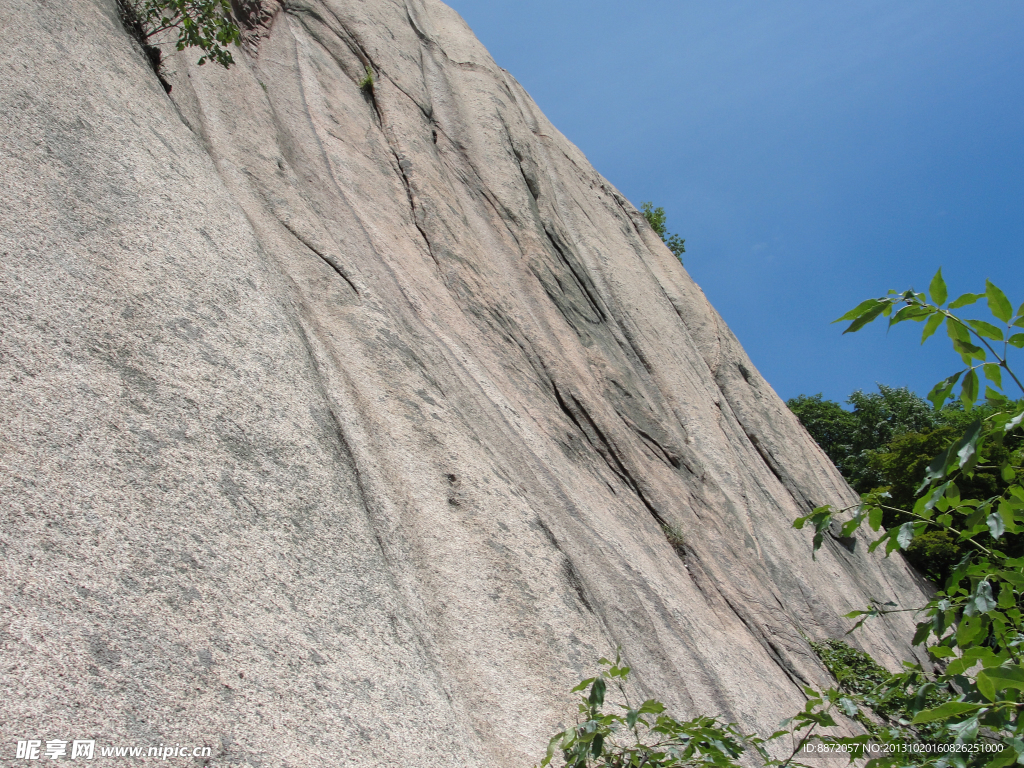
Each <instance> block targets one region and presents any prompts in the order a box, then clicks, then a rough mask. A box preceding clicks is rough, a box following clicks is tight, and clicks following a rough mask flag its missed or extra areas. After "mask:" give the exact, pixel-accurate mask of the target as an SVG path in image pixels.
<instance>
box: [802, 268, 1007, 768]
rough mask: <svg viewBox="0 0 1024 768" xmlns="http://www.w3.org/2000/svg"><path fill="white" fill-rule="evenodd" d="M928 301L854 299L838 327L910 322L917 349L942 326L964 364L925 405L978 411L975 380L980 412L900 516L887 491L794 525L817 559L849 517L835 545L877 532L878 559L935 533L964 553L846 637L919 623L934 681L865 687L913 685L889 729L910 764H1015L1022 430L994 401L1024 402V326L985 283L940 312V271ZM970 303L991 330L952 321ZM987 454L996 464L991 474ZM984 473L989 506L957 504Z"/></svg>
mask: <svg viewBox="0 0 1024 768" xmlns="http://www.w3.org/2000/svg"><path fill="white" fill-rule="evenodd" d="M928 293H929V294H930V299H931V300H929V296H928V295H927V294H924V293H915V292H913V291H905V292H903V293H896V292H895V291H890V292H889V294H887V295H886V296H884V297H882V298H880V299H869V300H868V301H865V302H862V303H861V304H859V305H858V306H857V307H855V308H854V309H853V310H851V311H850V312H848V313H846V314H845V315H843V316H842V317H840V318H839V320H837V322H840V321H847V320H848V321H851V323H850V326H849V327H848V328H847V329H846V331H845V332H846V333H850V332H855V331H859V330H860V329H861V328H863V327H864V326H865V325H867V324H868V323H870V322H872V321H874V320H875V319H877V318H879V317H883V316H885V317H889V318H890V319H889V325H890V326H893V325H896V324H898V323H901V322H905V321H908V320H909V321H915V322H923V323H924V324H925V325H924V332H923V334H922V343H924V341H926V340H927V339H928V338H929V337H930V336H932V335H933V334H934V333H935V332H936V331H937V330H938V328H939V327H940V326H942V325H945V327H946V332H947V335H948V336H949V338H950V340H951V342H952V345H953V348H954V350H955V351H956V352H957V354H958V355H959V356H960V358H961V360H962V361H963V363H964V366H965V367H964V369H962V370H961V371H959V372H957V373H955V374H954V375H952V376H949V377H948V378H946V379H945V380H943V381H942V382H939V384H937V385H936V386H935V387H934V388H933V389H932V391H931V393H930V394H929V399H930V400H931V401H932V403H933V404H934V406H935V407H936V408H940V407H942V405H943V404H944V403H945V402H946V400H947V399H949V398H950V397H951V395H952V393H953V390H954V388H955V386H956V385H957V383H958V382H959V383H960V394H959V396H960V400H961V402H962V403H963V406H964V408H965V410H967V411H968V412H970V411H972V410H974V408H975V406H976V405H977V403H978V400H979V388H980V381H981V380H982V377H984V379H985V380H986V381H987V386H986V389H985V399H986V401H987V403H988V408H986V409H984V411H983V413H982V415H981V416H980V417H979V418H976V419H975V420H974V421H973V423H971V424H970V426H968V427H967V429H966V431H965V432H964V434H963V435H961V436H959V437H958V438H957V439H956V440H954V441H952V442H950V443H949V444H947V445H946V446H945V447H944V448H943V449H942V450H941V451H940V452H939V453H938V455H936V456H935V457H934V459H932V461H931V462H930V463H929V464H928V466H927V467H926V468H925V471H924V476H923V478H922V479H921V482H920V485H919V486H918V488H917V491H916V494H915V496H916V498H915V500H914V503H913V505H912V506H910V505H908V506H909V508H897V507H893V506H892V504H891V501H890V498H889V496H888V494H886V493H868V494H864V495H863V496H862V498H861V503H860V504H859V505H856V506H854V507H851V508H849V509H846V510H835V509H833V508H832V507H830V506H825V507H819V508H818V509H815V510H814V511H813V512H812V513H811V514H810V515H807V516H805V517H802V518H799V519H798V520H796V521H795V522H794V526H795V527H797V528H802V527H804V526H805V525H808V524H810V525H811V526H813V528H814V549H815V550H817V549H818V548H819V547H820V546H821V545H822V543H823V537H824V534H825V533H828V532H830V531H831V530H832V527H833V524H834V523H837V522H838V518H839V517H840V516H841V515H843V513H846V512H851V513H852V517H851V518H850V519H848V520H846V521H845V522H844V523H843V524H842V526H841V529H840V536H851V535H853V533H854V531H856V530H857V529H858V528H860V527H861V526H862V524H863V523H865V522H867V524H868V526H869V527H870V528H871V529H872V530H873V531H875V532H877V533H880V535H879V536H878V538H876V539H875V540H874V541H873V542H872V543H871V545H870V547H869V549H870V550H871V551H873V550H875V549H876V548H877V547H879V546H881V545H883V544H884V545H885V553H886V555H888V554H890V553H892V552H894V551H903V550H906V549H907V548H908V547H909V546H910V545H911V543H912V542H913V541H914V539H915V538H917V537H919V536H921V535H923V534H925V533H926V532H929V531H942V532H943V533H944V534H946V535H948V536H949V537H951V538H952V539H953V540H954V541H956V542H957V543H958V544H960V545H962V546H963V547H964V548H965V551H966V554H965V555H964V556H963V557H962V559H961V560H960V561H959V562H958V563H957V564H956V565H955V566H954V568H953V569H952V572H951V573H950V574H949V576H948V577H947V578H946V580H945V583H944V584H943V585H942V589H940V590H939V591H938V592H937V594H936V595H935V597H934V598H933V599H931V600H929V601H928V602H927V603H926V604H925V605H923V606H914V607H901V606H899V605H897V604H895V603H891V602H889V603H885V604H879V603H874V604H872V605H871V606H870V607H868V608H867V609H864V610H859V611H853V612H852V613H850V614H848V615H847V617H848V618H855V619H858V621H857V624H856V625H855V626H854V629H856V628H857V627H859V626H860V625H861V624H863V623H864V621H866V620H868V619H870V618H873V617H878V616H884V615H886V614H889V613H894V612H913V613H915V614H917V615H919V616H920V617H921V618H922V619H923V620H922V621H920V622H919V623H918V624H917V631H916V633H915V634H914V637H913V639H912V643H913V644H914V645H923V646H924V647H925V648H926V649H927V652H928V654H929V655H930V657H931V658H932V659H933V660H935V662H936V666H937V669H938V670H939V671H938V673H937V674H935V675H929V674H928V673H926V672H925V670H923V669H922V668H921V667H920V666H919V665H909V664H908V665H907V669H906V672H904V673H903V674H902V675H897V676H893V677H892V678H890V680H889V681H888V682H886V683H884V684H883V685H882V686H880V687H879V688H877V689H876V690H875V693H876V694H878V695H882V696H885V695H896V694H897V692H899V694H901V695H902V694H904V693H905V692H906V690H907V688H908V687H914V686H916V687H917V691H918V695H917V698H916V700H915V701H916V704H915V705H914V706H912V707H911V709H910V714H911V715H912V717H911V718H909V719H907V720H906V721H905V722H901V723H900V724H899V725H900V728H901V729H902V730H900V729H897V730H899V732H900V738H902V739H904V741H903V742H902V743H903V744H904V745H907V744H910V745H911V746H913V747H915V748H916V749H917V750H918V751H917V752H915V754H914V755H913V758H914V759H912V760H910V762H912V763H915V764H918V765H936V766H947V765H955V766H958V768H965V767H966V766H975V765H977V766H982V765H985V766H987V767H988V768H1001V767H1002V766H1006V765H1010V764H1012V763H1018V764H1022V765H1024V722H1022V721H1021V719H1020V712H1021V709H1022V708H1024V702H1022V692H1024V656H1022V651H1021V644H1022V643H1024V626H1022V621H1021V599H1022V595H1024V558H1021V557H1016V556H1014V554H1013V553H1012V552H1008V547H1007V534H1016V533H1020V532H1024V487H1022V485H1021V484H1020V482H1019V478H1020V476H1021V475H1020V473H1021V469H1022V457H1021V453H1022V451H1021V449H1020V448H1019V447H1015V448H1014V449H1013V450H1007V449H1006V446H1007V443H1008V441H1009V438H1010V437H1011V436H1013V435H1014V434H1015V433H1016V434H1019V432H1020V427H1021V424H1022V422H1024V401H1020V400H1017V401H1013V400H1011V399H1010V398H1009V397H1007V396H1006V394H1005V393H1004V392H1003V377H1004V375H1005V376H1006V377H1007V379H1008V380H1009V381H1012V382H1013V383H1014V384H1015V385H1016V386H1017V388H1018V389H1020V391H1021V393H1022V394H1024V385H1022V384H1021V382H1020V379H1019V378H1018V376H1017V375H1016V374H1015V372H1014V371H1013V369H1012V368H1011V367H1010V364H1009V359H1008V352H1009V349H1010V347H1016V348H1021V347H1024V333H1019V332H1017V331H1016V330H1015V329H1017V328H1024V304H1022V305H1021V307H1020V308H1018V310H1017V311H1016V312H1014V311H1013V308H1012V305H1011V304H1010V302H1009V300H1008V299H1007V298H1006V296H1005V294H1004V293H1003V292H1002V291H1001V290H1000V289H999V288H998V287H997V286H995V285H994V284H993V283H991V282H990V281H986V287H985V292H984V293H968V294H964V295H963V296H960V297H959V298H958V299H956V300H954V301H952V302H950V303H949V304H948V305H947V303H946V302H947V298H948V296H947V291H946V285H945V282H944V280H943V278H942V271H941V270H939V272H938V273H937V274H936V275H935V277H934V278H933V279H932V281H931V284H930V286H929V289H928ZM980 299H985V300H986V302H987V304H988V309H989V311H990V313H991V315H992V318H991V319H993V320H995V321H996V323H992V322H989V321H988V320H976V319H965V318H962V317H960V316H959V315H958V314H955V313H954V312H953V310H956V309H959V308H961V307H965V306H969V305H971V304H975V303H976V302H978V301H979V300H980ZM897 307H898V309H897ZM894 309H895V310H896V311H895V312H894V311H893V310H894ZM997 323H998V324H997ZM1000 325H1001V326H1002V327H1000ZM999 345H1001V349H1000V350H997V346H999ZM993 456H996V457H999V459H1000V460H999V461H998V463H997V464H993V465H991V466H990V464H991V461H992V457H993ZM982 468H985V469H990V470H991V469H995V470H997V471H998V472H999V474H1000V477H1001V479H1002V480H1003V482H1004V483H1005V488H1004V489H1003V490H1002V492H1001V493H998V494H995V495H993V496H990V497H988V498H978V499H975V498H961V493H960V486H961V485H963V486H967V485H968V484H969V481H970V480H972V479H973V477H974V474H975V473H976V472H977V471H978V470H979V469H982ZM887 513H898V514H899V515H900V517H901V519H905V520H906V522H903V523H902V524H900V525H898V526H893V527H891V528H889V529H888V530H883V529H882V521H883V518H884V517H885V516H886V514H887ZM851 631H853V630H851ZM931 694H941V695H942V696H943V697H944V699H945V700H944V701H942V702H941V703H936V702H935V701H931V702H929V699H928V697H929V695H931ZM925 731H927V733H928V734H930V737H929V738H925V736H924V732H925ZM941 738H945V739H946V740H947V741H946V742H942V741H941V740H939V739H941ZM929 745H930V746H929ZM872 763H873V764H876V765H902V764H906V763H907V758H906V757H905V756H903V755H900V756H887V757H885V758H879V759H876V760H872Z"/></svg>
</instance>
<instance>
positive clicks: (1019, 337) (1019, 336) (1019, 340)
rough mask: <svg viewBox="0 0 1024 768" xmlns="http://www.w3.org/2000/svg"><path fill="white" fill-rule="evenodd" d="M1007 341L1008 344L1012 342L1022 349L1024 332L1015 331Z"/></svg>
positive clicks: (1023, 346)
mask: <svg viewBox="0 0 1024 768" xmlns="http://www.w3.org/2000/svg"><path fill="white" fill-rule="evenodd" d="M1006 341H1007V343H1008V344H1012V345H1013V346H1015V347H1017V349H1022V348H1024V333H1015V334H1013V336H1011V337H1010V338H1008V339H1007V340H1006Z"/></svg>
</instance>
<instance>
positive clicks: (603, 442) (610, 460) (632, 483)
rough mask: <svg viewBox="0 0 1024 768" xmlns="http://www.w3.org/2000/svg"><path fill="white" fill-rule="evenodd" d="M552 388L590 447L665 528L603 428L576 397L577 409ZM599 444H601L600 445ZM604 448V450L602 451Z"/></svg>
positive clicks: (559, 404)
mask: <svg viewBox="0 0 1024 768" xmlns="http://www.w3.org/2000/svg"><path fill="white" fill-rule="evenodd" d="M551 386H552V388H553V389H554V391H555V399H556V400H557V402H558V406H559V407H560V408H561V409H562V412H563V413H565V415H566V416H568V417H569V419H570V420H571V421H572V423H573V424H575V425H576V428H577V429H579V431H580V432H582V433H583V437H584V438H585V439H586V441H587V443H589V444H590V447H591V448H593V449H594V451H596V452H597V455H598V456H600V457H601V458H602V459H604V462H605V464H606V465H607V466H608V468H609V469H611V471H612V473H613V474H614V475H616V476H617V477H618V478H619V479H620V480H621V481H622V482H623V484H625V485H626V487H628V488H629V489H630V490H631V491H633V493H635V494H636V497H637V498H638V499H639V500H640V502H641V503H642V504H643V505H644V506H645V507H647V511H648V512H650V513H651V516H652V517H653V518H654V519H655V521H656V522H657V523H658V525H660V526H662V527H664V526H665V518H664V517H663V516H662V514H661V513H660V512H659V511H658V510H657V509H656V508H655V507H654V505H653V504H651V502H650V500H648V498H647V496H646V495H645V494H644V492H643V489H641V487H640V484H639V483H638V482H637V480H636V478H634V477H633V475H632V473H631V472H630V471H629V470H628V469H627V468H626V466H625V464H624V463H623V461H622V459H620V458H619V456H618V455H617V454H616V452H615V450H614V448H613V447H612V444H611V442H610V441H609V440H608V438H607V437H606V436H605V434H604V432H602V431H601V428H600V427H598V426H597V423H596V422H595V421H594V419H593V417H591V415H590V414H589V413H588V412H587V409H586V408H584V407H583V405H582V404H581V403H580V401H579V400H577V399H576V397H574V396H573V395H569V399H570V400H571V401H572V404H573V405H574V406H575V409H574V408H572V407H570V406H569V404H568V402H567V401H566V400H565V398H563V397H562V393H561V392H560V391H559V389H558V386H557V385H556V384H555V383H554V381H552V383H551ZM574 411H579V414H580V416H582V418H583V420H584V421H586V423H587V425H588V426H589V427H590V429H591V430H592V431H593V433H594V437H593V438H592V437H591V435H590V432H589V431H588V430H587V429H586V428H585V427H584V426H583V424H582V423H580V420H579V418H577V416H576V415H575V412H574ZM595 440H596V442H595ZM598 443H600V445H599V444H598ZM602 446H603V447H604V450H602V449H601V448H602Z"/></svg>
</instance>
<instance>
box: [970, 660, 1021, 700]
mask: <svg viewBox="0 0 1024 768" xmlns="http://www.w3.org/2000/svg"><path fill="white" fill-rule="evenodd" d="M982 676H984V677H986V678H988V680H989V681H991V683H992V687H993V688H994V689H995V690H997V691H1003V690H1006V689H1007V688H1015V689H1016V690H1018V691H1024V670H1022V669H1021V666H1020V665H1019V664H1011V665H1008V666H1002V667H991V668H989V669H984V670H982V671H980V672H979V673H978V678H979V679H980V678H981V677H982ZM992 700H993V699H990V701H992Z"/></svg>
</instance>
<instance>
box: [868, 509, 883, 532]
mask: <svg viewBox="0 0 1024 768" xmlns="http://www.w3.org/2000/svg"><path fill="white" fill-rule="evenodd" d="M882 514H883V513H882V508H881V507H872V508H871V509H870V511H869V512H868V525H870V526H871V530H873V531H877V530H878V529H879V528H881V527H882Z"/></svg>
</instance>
